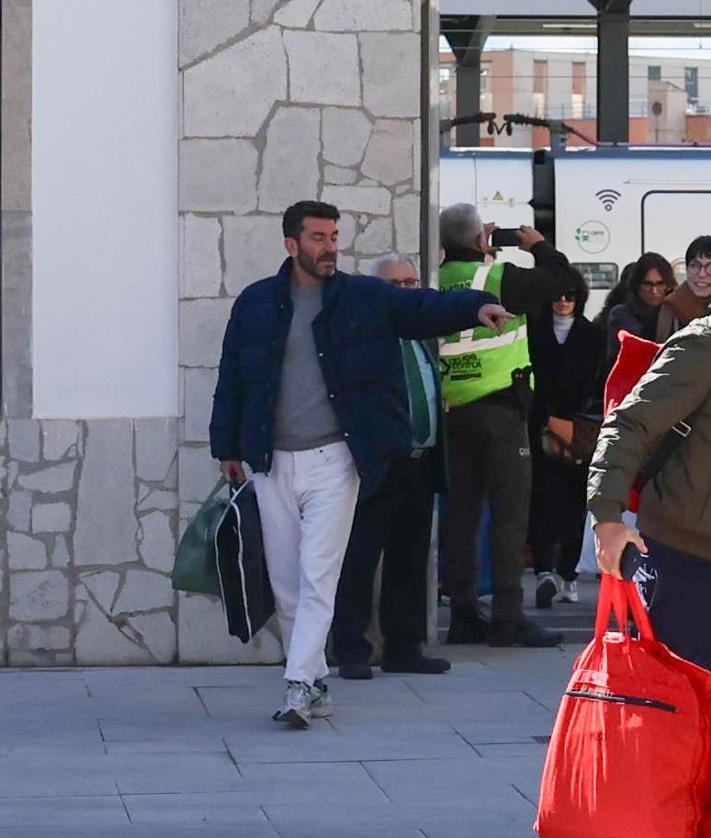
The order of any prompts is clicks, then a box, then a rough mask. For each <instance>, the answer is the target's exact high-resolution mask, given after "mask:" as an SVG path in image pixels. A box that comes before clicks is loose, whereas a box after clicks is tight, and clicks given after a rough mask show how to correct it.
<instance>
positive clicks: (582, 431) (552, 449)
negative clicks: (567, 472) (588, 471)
mask: <svg viewBox="0 0 711 838" xmlns="http://www.w3.org/2000/svg"><path fill="white" fill-rule="evenodd" d="M601 426H602V418H601V417H600V418H598V417H597V416H588V415H585V414H578V415H576V416H574V417H573V418H572V419H561V418H560V417H559V416H549V417H548V422H547V423H546V424H545V426H544V428H543V430H542V431H541V448H542V449H543V453H544V454H546V455H547V456H549V457H551V458H553V459H556V460H559V461H561V462H565V463H569V464H570V465H576V466H579V465H583V464H587V463H589V462H590V460H592V456H593V454H594V453H595V445H596V444H597V437H598V434H599V433H600V427H601Z"/></svg>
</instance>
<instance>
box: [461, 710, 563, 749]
mask: <svg viewBox="0 0 711 838" xmlns="http://www.w3.org/2000/svg"><path fill="white" fill-rule="evenodd" d="M552 725H553V717H552V715H551V716H546V717H545V718H543V717H539V716H536V717H535V718H533V719H529V718H524V719H509V720H507V721H488V722H483V721H482V722H480V721H466V722H452V727H453V728H454V729H455V730H456V731H457V733H459V734H460V735H461V736H462V737H464V739H466V740H467V742H469V743H470V744H472V745H476V746H479V745H498V744H505V743H511V742H514V743H515V742H524V743H525V742H531V741H534V737H537V738H539V739H540V738H541V737H547V736H549V735H550V731H551V728H552Z"/></svg>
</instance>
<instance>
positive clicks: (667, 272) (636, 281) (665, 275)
mask: <svg viewBox="0 0 711 838" xmlns="http://www.w3.org/2000/svg"><path fill="white" fill-rule="evenodd" d="M655 268H656V269H657V270H658V271H659V275H660V276H661V278H662V279H663V280H664V282H665V283H666V286H667V294H668V293H669V292H670V291H673V290H674V289H675V288H676V287H677V285H678V284H679V283H678V282H677V281H676V277H675V276H674V268H672V266H671V265H670V264H669V262H667V260H666V259H665V258H664V257H663V256H662V255H660V254H659V253H652V252H649V253H643V254H642V255H641V256H640V257H639V259H638V260H637V262H636V263H635V266H634V269H633V271H632V274H631V276H630V282H629V290H630V296H632V297H638V296H639V289H640V286H641V285H642V283H643V282H644V280H645V277H646V276H647V274H648V273H649V272H650V271H652V270H654V269H655Z"/></svg>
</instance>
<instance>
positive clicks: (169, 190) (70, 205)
mask: <svg viewBox="0 0 711 838" xmlns="http://www.w3.org/2000/svg"><path fill="white" fill-rule="evenodd" d="M177 5H178V4H177V3H176V2H175V0H150V2H145V0H101V2H96V0H61V2H58V0H34V3H33V26H34V32H33V53H34V55H33V131H32V133H33V143H32V152H33V159H32V169H33V171H32V174H33V220H34V281H33V365H34V412H35V415H36V416H40V417H76V418H92V417H112V416H170V415H175V414H176V413H177V408H178V395H177V356H178V350H177V344H178V333H177V331H178V314H177V305H178V302H177V300H178V290H177V286H178V279H177V277H178V215H177Z"/></svg>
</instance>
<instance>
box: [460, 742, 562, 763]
mask: <svg viewBox="0 0 711 838" xmlns="http://www.w3.org/2000/svg"><path fill="white" fill-rule="evenodd" d="M475 747H476V750H477V753H479V754H481V756H482V757H483V758H484V759H490V758H494V759H516V758H517V757H525V758H527V759H531V758H532V759H538V758H542V757H545V753H546V747H547V743H542V742H534V741H532V740H529V741H528V742H503V743H497V744H494V745H475Z"/></svg>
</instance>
